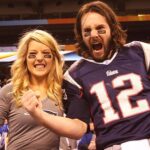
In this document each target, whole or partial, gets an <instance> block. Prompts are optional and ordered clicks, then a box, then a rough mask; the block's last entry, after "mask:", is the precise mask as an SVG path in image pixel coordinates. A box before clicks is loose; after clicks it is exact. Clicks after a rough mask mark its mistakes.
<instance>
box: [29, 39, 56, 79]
mask: <svg viewBox="0 0 150 150" xmlns="http://www.w3.org/2000/svg"><path fill="white" fill-rule="evenodd" d="M26 60H27V68H28V71H29V73H30V75H31V78H32V79H33V78H45V79H46V77H47V75H48V74H49V72H50V69H51V66H52V62H53V55H52V52H51V49H50V48H49V47H48V46H46V45H44V44H42V43H40V42H37V41H34V40H33V41H31V42H30V43H29V45H28V52H27V58H26Z"/></svg>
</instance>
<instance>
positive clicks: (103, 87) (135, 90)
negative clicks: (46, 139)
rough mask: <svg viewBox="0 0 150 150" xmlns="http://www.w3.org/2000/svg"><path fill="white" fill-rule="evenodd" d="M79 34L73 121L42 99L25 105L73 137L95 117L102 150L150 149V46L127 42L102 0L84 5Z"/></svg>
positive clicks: (71, 75) (69, 84) (71, 78)
mask: <svg viewBox="0 0 150 150" xmlns="http://www.w3.org/2000/svg"><path fill="white" fill-rule="evenodd" d="M75 35H76V38H77V41H78V45H77V46H78V52H79V54H80V55H81V56H82V57H83V59H81V60H79V61H78V62H75V64H73V65H72V66H71V67H70V68H69V70H68V71H67V72H66V73H65V75H64V79H65V81H64V87H65V91H66V93H65V98H66V99H67V102H68V103H67V105H68V106H67V116H68V117H69V118H72V119H69V118H62V117H59V118H58V117H57V118H56V117H53V116H50V115H48V114H46V113H44V112H43V111H41V108H40V104H39V102H38V101H37V100H35V101H36V102H35V101H34V102H33V103H32V104H31V105H29V104H27V103H26V102H23V105H24V106H25V108H26V109H27V110H28V111H29V112H30V113H31V115H32V116H33V117H35V118H36V119H38V120H39V121H40V122H41V123H42V124H43V125H45V126H47V127H48V128H50V129H51V130H53V131H55V132H56V133H58V134H61V135H65V136H68V137H71V138H80V137H81V136H83V134H85V133H86V132H87V131H88V130H89V127H88V124H89V121H90V118H92V121H93V123H94V129H95V134H96V147H97V150H103V149H107V150H109V149H111V150H112V149H113V150H117V149H121V150H134V149H136V150H141V149H143V150H148V149H150V145H149V138H150V119H149V117H150V79H149V75H150V45H149V44H146V43H142V42H137V41H136V42H132V43H129V44H126V33H125V32H124V31H123V30H122V28H121V26H120V24H119V22H118V21H117V19H116V15H115V13H114V12H113V11H112V9H111V8H110V7H108V6H107V5H106V4H105V3H103V2H100V1H94V2H90V3H87V4H85V5H83V6H82V7H81V9H80V10H79V12H78V15H77V20H76V24H75ZM29 101H30V100H29Z"/></svg>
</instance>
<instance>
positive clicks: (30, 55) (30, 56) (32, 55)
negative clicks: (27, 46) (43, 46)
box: [28, 53, 36, 58]
mask: <svg viewBox="0 0 150 150" xmlns="http://www.w3.org/2000/svg"><path fill="white" fill-rule="evenodd" d="M28 58H36V53H29V55H28Z"/></svg>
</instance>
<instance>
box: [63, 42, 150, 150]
mask: <svg viewBox="0 0 150 150" xmlns="http://www.w3.org/2000/svg"><path fill="white" fill-rule="evenodd" d="M149 76H150V45H149V44H146V43H142V42H137V41H134V42H132V43H129V44H126V45H125V46H124V47H123V48H122V49H120V50H118V51H117V52H116V53H115V54H114V56H113V57H112V58H111V59H110V60H105V61H104V62H101V63H99V62H95V61H93V60H88V59H81V60H79V61H78V62H75V63H74V64H73V65H72V66H71V67H70V68H69V70H68V71H67V72H66V73H65V75H64V78H65V81H64V87H65V92H66V94H65V99H66V101H67V102H68V103H67V104H68V106H67V116H68V117H70V118H79V119H81V120H83V121H84V122H86V123H88V122H89V120H90V119H89V118H91V119H92V121H93V122H94V127H95V133H96V137H97V138H96V144H97V149H98V150H100V149H104V148H107V147H109V146H112V145H115V144H120V143H123V142H126V141H131V140H138V139H144V138H150V79H149Z"/></svg>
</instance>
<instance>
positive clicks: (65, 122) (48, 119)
mask: <svg viewBox="0 0 150 150" xmlns="http://www.w3.org/2000/svg"><path fill="white" fill-rule="evenodd" d="M22 105H23V107H24V108H25V109H26V110H27V111H28V112H29V113H30V114H31V116H33V118H35V119H36V120H37V121H38V122H39V123H40V124H42V125H44V126H45V127H47V128H49V129H50V130H52V131H53V132H55V133H56V134H59V135H61V136H65V137H69V138H73V139H79V138H81V137H82V136H83V135H84V134H85V133H86V131H87V124H86V123H84V122H83V121H81V120H79V119H70V118H66V117H61V116H54V115H51V114H48V113H46V112H44V111H43V110H42V104H41V102H40V101H39V100H38V99H37V97H36V95H35V93H34V92H33V91H28V92H27V93H25V94H24V95H23V97H22Z"/></svg>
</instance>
